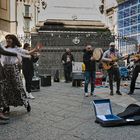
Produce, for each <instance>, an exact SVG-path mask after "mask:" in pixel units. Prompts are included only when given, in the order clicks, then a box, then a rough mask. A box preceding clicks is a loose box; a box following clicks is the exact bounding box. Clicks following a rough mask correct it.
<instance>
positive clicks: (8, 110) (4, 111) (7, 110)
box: [2, 107, 10, 113]
mask: <svg viewBox="0 0 140 140" xmlns="http://www.w3.org/2000/svg"><path fill="white" fill-rule="evenodd" d="M9 112H10V107H4V108H3V110H2V113H9Z"/></svg>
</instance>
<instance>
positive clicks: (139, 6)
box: [138, 4, 140, 13]
mask: <svg viewBox="0 0 140 140" xmlns="http://www.w3.org/2000/svg"><path fill="white" fill-rule="evenodd" d="M138 13H140V4H139V5H138Z"/></svg>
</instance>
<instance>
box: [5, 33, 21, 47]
mask: <svg viewBox="0 0 140 140" xmlns="http://www.w3.org/2000/svg"><path fill="white" fill-rule="evenodd" d="M5 39H12V40H13V43H12V47H13V48H14V47H15V46H17V47H21V46H22V45H21V44H20V42H19V40H18V38H17V37H16V36H15V35H13V34H8V35H6V36H5ZM7 47H8V46H7Z"/></svg>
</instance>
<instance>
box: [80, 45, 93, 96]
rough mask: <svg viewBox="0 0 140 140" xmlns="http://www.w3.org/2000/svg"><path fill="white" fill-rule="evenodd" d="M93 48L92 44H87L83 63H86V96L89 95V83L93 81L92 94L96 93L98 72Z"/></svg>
mask: <svg viewBox="0 0 140 140" xmlns="http://www.w3.org/2000/svg"><path fill="white" fill-rule="evenodd" d="M92 55H93V48H92V45H91V44H87V45H86V47H85V51H84V55H83V63H84V64H85V87H84V92H85V97H88V96H89V93H88V84H89V82H90V83H91V92H90V95H91V96H92V95H93V94H94V87H95V74H96V61H95V59H94V58H93V56H92Z"/></svg>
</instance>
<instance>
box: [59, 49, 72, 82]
mask: <svg viewBox="0 0 140 140" xmlns="http://www.w3.org/2000/svg"><path fill="white" fill-rule="evenodd" d="M61 61H62V63H63V66H64V76H65V82H66V83H69V82H71V72H72V62H73V61H74V57H73V55H72V54H71V50H70V49H69V48H66V52H65V53H64V54H63V56H62V59H61Z"/></svg>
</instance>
